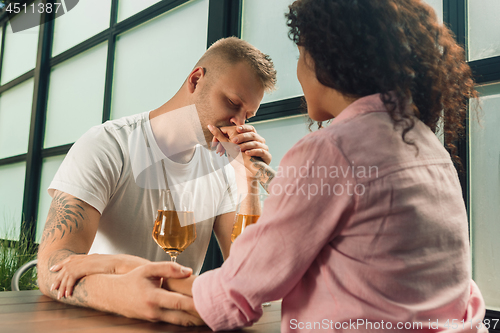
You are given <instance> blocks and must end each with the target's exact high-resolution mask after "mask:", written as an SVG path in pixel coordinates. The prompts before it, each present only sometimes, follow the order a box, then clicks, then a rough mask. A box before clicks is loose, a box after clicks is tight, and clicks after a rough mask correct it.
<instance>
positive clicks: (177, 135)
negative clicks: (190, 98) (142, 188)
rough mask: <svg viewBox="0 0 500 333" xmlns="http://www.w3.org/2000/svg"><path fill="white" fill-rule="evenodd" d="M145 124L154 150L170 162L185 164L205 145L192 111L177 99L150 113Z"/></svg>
mask: <svg viewBox="0 0 500 333" xmlns="http://www.w3.org/2000/svg"><path fill="white" fill-rule="evenodd" d="M149 120H150V122H151V129H152V131H153V135H154V138H155V141H156V143H157V145H158V147H159V148H160V150H161V151H162V152H163V154H165V156H166V157H168V158H169V159H170V160H172V161H173V162H176V163H183V164H185V163H189V161H191V159H192V158H193V156H194V153H195V151H196V148H195V147H196V145H197V144H203V143H204V142H205V139H204V135H203V130H202V129H201V124H200V121H199V118H198V113H197V111H196V108H195V107H194V105H189V104H188V103H186V101H184V100H183V99H182V98H180V97H179V96H174V97H173V98H172V99H170V100H169V101H168V102H167V103H165V104H163V105H162V106H160V107H159V108H158V109H155V110H153V111H151V112H150V113H149Z"/></svg>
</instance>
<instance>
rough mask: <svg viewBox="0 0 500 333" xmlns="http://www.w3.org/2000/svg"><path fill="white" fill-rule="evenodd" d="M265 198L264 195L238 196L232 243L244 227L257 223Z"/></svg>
mask: <svg viewBox="0 0 500 333" xmlns="http://www.w3.org/2000/svg"><path fill="white" fill-rule="evenodd" d="M266 197H267V195H266V194H258V193H248V194H240V196H239V198H238V205H237V206H236V216H235V218H234V224H233V232H232V234H231V242H234V240H235V239H236V237H238V236H239V235H240V234H241V233H242V232H243V231H245V228H246V227H248V226H249V225H252V224H254V223H256V222H257V220H258V219H259V217H260V214H261V213H262V206H263V203H264V200H265V198H266Z"/></svg>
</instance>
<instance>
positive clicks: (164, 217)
mask: <svg viewBox="0 0 500 333" xmlns="http://www.w3.org/2000/svg"><path fill="white" fill-rule="evenodd" d="M153 239H154V240H155V242H156V243H157V244H158V245H159V246H160V247H161V248H162V249H163V250H164V251H165V252H166V253H168V254H169V255H170V260H171V261H173V262H176V261H177V256H178V255H179V254H181V253H182V251H184V250H185V249H186V248H187V247H188V246H189V245H191V244H192V243H193V242H194V241H195V239H196V223H195V219H194V211H193V195H192V193H191V192H182V193H174V192H171V191H170V190H162V191H161V193H160V207H159V208H158V214H157V216H156V220H155V224H154V227H153Z"/></svg>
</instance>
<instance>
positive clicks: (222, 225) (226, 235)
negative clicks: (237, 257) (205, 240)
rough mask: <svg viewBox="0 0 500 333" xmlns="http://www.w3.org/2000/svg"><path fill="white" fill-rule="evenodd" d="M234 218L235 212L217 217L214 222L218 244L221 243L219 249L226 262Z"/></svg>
mask: <svg viewBox="0 0 500 333" xmlns="http://www.w3.org/2000/svg"><path fill="white" fill-rule="evenodd" d="M234 216H235V213H234V212H230V213H226V214H222V215H219V216H217V218H216V219H215V222H214V232H215V236H217V242H218V243H219V247H220V250H221V252H222V257H223V258H224V260H226V259H227V257H229V250H230V248H231V233H232V230H233V223H234Z"/></svg>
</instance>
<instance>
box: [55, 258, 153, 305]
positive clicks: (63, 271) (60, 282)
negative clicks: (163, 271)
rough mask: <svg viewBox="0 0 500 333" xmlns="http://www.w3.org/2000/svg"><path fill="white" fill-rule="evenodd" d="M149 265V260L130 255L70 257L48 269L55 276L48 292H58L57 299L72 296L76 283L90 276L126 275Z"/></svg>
mask: <svg viewBox="0 0 500 333" xmlns="http://www.w3.org/2000/svg"><path fill="white" fill-rule="evenodd" d="M148 263H150V261H149V260H146V259H143V258H140V257H136V256H131V255H125V254H124V255H107V254H91V255H86V254H83V255H72V256H69V257H68V258H66V259H65V260H63V261H61V262H60V263H59V264H57V265H54V266H52V267H51V268H50V271H51V272H53V273H55V272H57V276H56V278H55V280H54V283H53V284H52V286H51V288H50V290H51V291H52V290H59V292H58V293H57V298H58V299H60V298H61V297H68V296H71V295H72V294H73V287H74V286H75V284H76V282H77V281H78V280H79V279H81V278H82V277H84V276H87V275H92V274H126V273H128V272H129V271H131V270H133V269H135V268H137V267H139V266H141V265H145V264H148Z"/></svg>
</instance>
